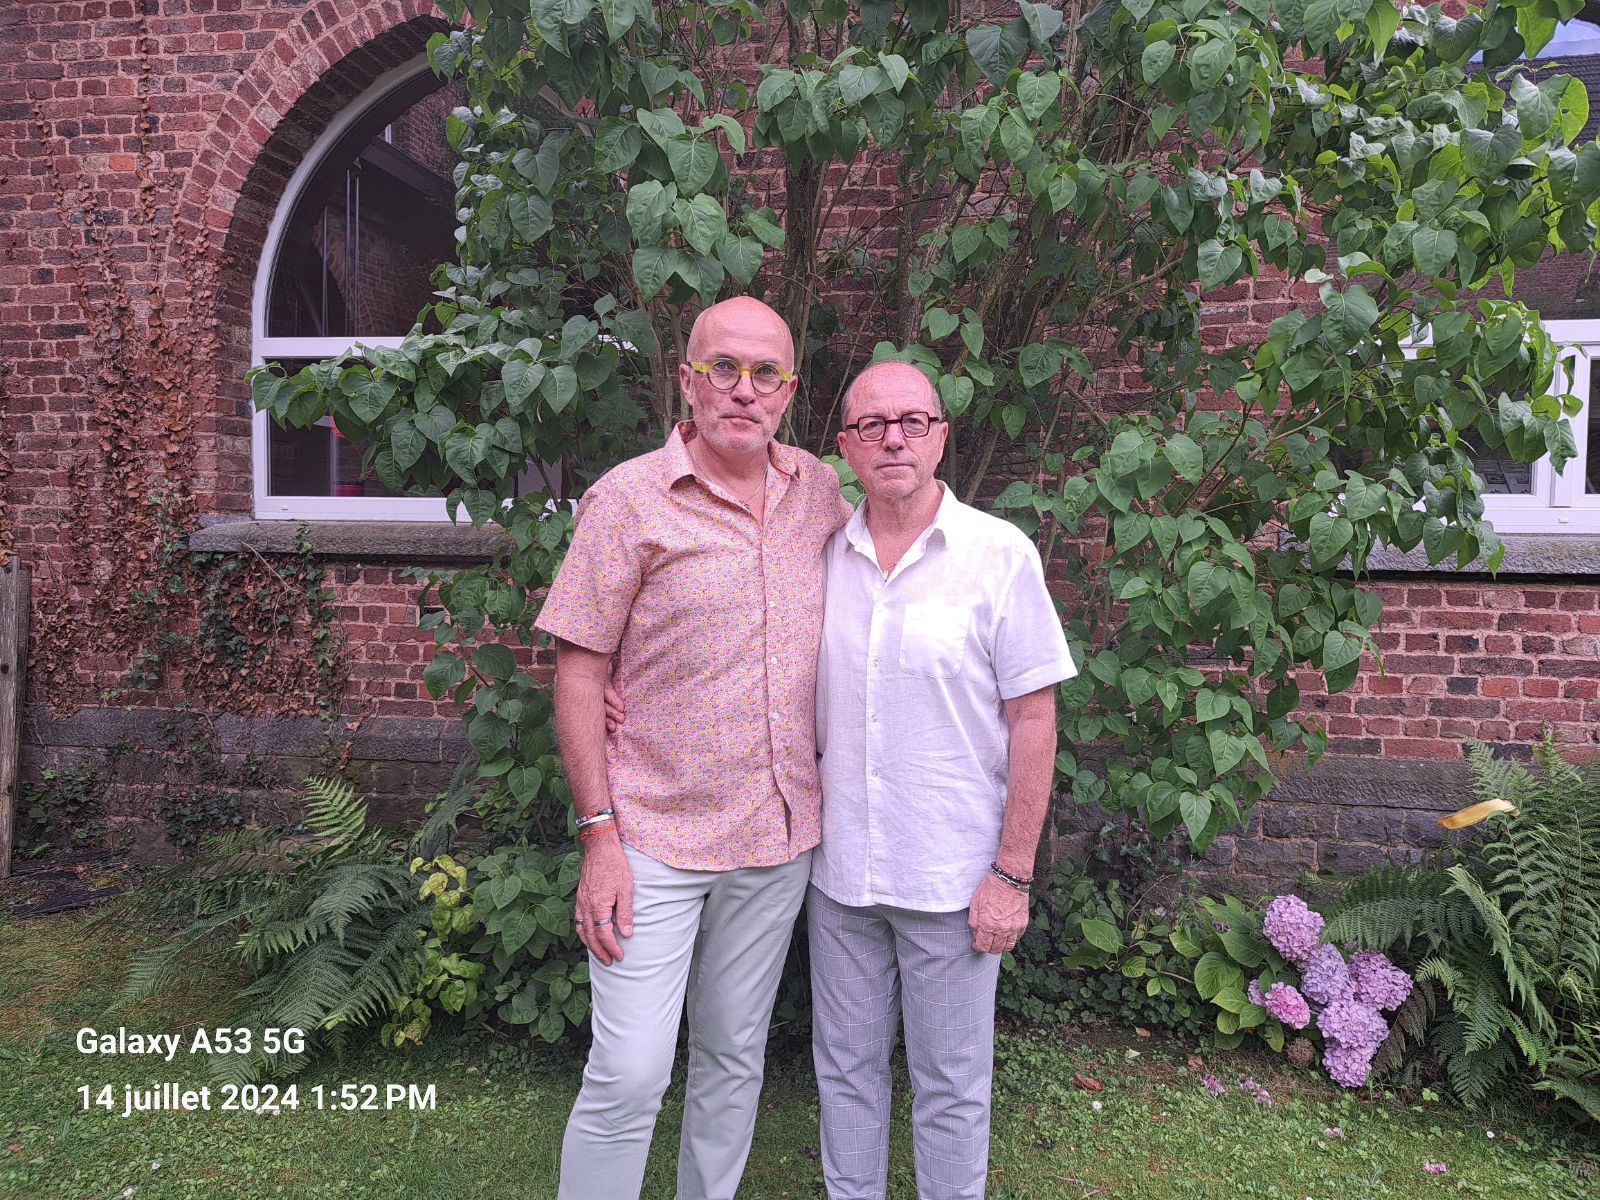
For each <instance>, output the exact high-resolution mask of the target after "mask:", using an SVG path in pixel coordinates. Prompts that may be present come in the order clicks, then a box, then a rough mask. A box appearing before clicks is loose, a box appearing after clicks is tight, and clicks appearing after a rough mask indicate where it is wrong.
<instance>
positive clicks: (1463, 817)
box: [1439, 796, 1517, 829]
mask: <svg viewBox="0 0 1600 1200" xmlns="http://www.w3.org/2000/svg"><path fill="white" fill-rule="evenodd" d="M1516 811H1517V808H1516V805H1514V804H1512V803H1511V801H1509V800H1502V799H1500V798H1499V797H1498V796H1496V797H1495V798H1494V799H1493V800H1485V801H1483V802H1482V803H1480V804H1473V805H1469V806H1468V807H1467V808H1463V809H1461V810H1459V811H1457V812H1453V813H1450V814H1449V815H1447V816H1443V817H1440V818H1439V824H1441V825H1443V826H1444V827H1445V828H1446V829H1466V828H1468V827H1469V826H1472V825H1476V824H1477V823H1478V822H1479V821H1482V820H1483V819H1484V818H1486V817H1489V816H1492V815H1493V814H1495V813H1515V812H1516Z"/></svg>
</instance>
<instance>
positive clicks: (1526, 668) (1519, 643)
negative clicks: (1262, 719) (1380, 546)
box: [1301, 579, 1600, 759]
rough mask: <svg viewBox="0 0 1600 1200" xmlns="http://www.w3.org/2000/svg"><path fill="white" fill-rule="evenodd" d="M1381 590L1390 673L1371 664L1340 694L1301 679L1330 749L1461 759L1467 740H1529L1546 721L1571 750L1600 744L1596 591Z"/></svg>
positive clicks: (1454, 584) (1463, 586)
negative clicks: (1323, 729)
mask: <svg viewBox="0 0 1600 1200" xmlns="http://www.w3.org/2000/svg"><path fill="white" fill-rule="evenodd" d="M1375 590H1376V591H1377V592H1378V594H1379V595H1380V596H1381V597H1382V598H1383V604H1384V616H1383V623H1382V625H1381V627H1380V630H1379V632H1378V634H1377V638H1376V640H1377V643H1378V646H1379V648H1380V649H1381V650H1382V651H1383V669H1382V671H1381V672H1380V671H1379V669H1378V665H1377V663H1376V662H1375V661H1374V660H1373V659H1372V658H1371V656H1368V658H1367V659H1366V661H1365V662H1364V664H1363V668H1362V671H1361V674H1360V676H1359V677H1358V678H1357V679H1356V682H1355V683H1354V685H1352V686H1351V687H1350V688H1349V689H1347V690H1346V691H1343V692H1340V693H1339V694H1338V695H1335V696H1329V695H1326V694H1323V693H1321V690H1320V689H1316V682H1317V681H1316V680H1315V679H1314V678H1311V677H1307V678H1304V679H1302V681H1301V686H1302V689H1303V691H1304V692H1305V693H1306V701H1305V704H1304V706H1303V711H1304V712H1305V713H1306V714H1316V715H1320V717H1321V718H1322V720H1323V722H1324V724H1325V726H1326V728H1327V731H1328V734H1329V743H1328V748H1329V752H1330V753H1334V754H1357V755H1368V756H1382V757H1385V758H1447V759H1454V758H1459V757H1460V756H1461V742H1460V739H1462V738H1464V737H1472V738H1477V739H1480V740H1482V741H1486V742H1494V743H1503V744H1508V745H1516V744H1526V743H1528V742H1531V741H1534V740H1537V739H1538V738H1539V736H1540V732H1541V729H1542V728H1543V727H1544V726H1545V725H1549V726H1550V727H1552V728H1553V730H1554V731H1555V734H1556V737H1557V739H1558V740H1559V741H1561V742H1562V743H1565V744H1567V745H1570V746H1572V747H1573V748H1574V749H1575V750H1578V749H1581V748H1587V751H1588V752H1590V753H1593V752H1595V751H1596V749H1597V747H1600V699H1597V696H1600V586H1596V585H1593V584H1587V585H1586V584H1585V583H1583V582H1581V581H1573V582H1572V583H1559V584H1556V583H1549V582H1541V583H1527V584H1522V583H1517V582H1515V581H1505V582H1496V583H1480V582H1458V581H1451V580H1433V579H1419V580H1410V581H1406V582H1399V581H1396V582H1385V583H1381V584H1379V585H1378V586H1377V588H1376V589H1375ZM1313 689H1316V692H1315V693H1313Z"/></svg>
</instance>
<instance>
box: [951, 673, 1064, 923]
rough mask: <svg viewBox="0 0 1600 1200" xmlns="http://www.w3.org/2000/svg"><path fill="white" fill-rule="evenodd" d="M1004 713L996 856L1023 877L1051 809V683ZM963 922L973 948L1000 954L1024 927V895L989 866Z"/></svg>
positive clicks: (1016, 700)
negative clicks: (1004, 774)
mask: <svg viewBox="0 0 1600 1200" xmlns="http://www.w3.org/2000/svg"><path fill="white" fill-rule="evenodd" d="M1005 712H1006V725H1007V727H1008V728H1009V730H1010V734H1011V744H1010V751H1009V755H1008V758H1009V763H1010V767H1009V771H1010V777H1009V780H1008V782H1007V787H1006V809H1005V818H1004V820H1003V822H1002V824H1001V827H1000V852H999V854H997V855H996V856H995V861H996V862H997V863H998V864H999V866H1000V869H1001V870H1002V871H1004V872H1005V873H1006V874H1007V875H1014V876H1016V877H1017V878H1018V879H1027V878H1029V877H1030V876H1032V874H1033V863H1034V857H1035V855H1036V854H1037V852H1038V849H1039V835H1040V834H1041V833H1042V832H1043V831H1044V818H1045V813H1046V812H1047V811H1049V808H1050V781H1051V779H1052V777H1053V776H1054V772H1055V761H1056V689H1055V685H1054V684H1051V685H1050V686H1049V687H1043V688H1040V689H1039V690H1038V691H1034V692H1027V693H1025V694H1024V695H1021V696H1017V697H1015V698H1014V699H1011V700H1007V701H1005ZM967 923H968V924H969V925H970V926H971V927H972V948H973V949H974V950H977V951H979V952H980V953H983V954H1004V953H1005V952H1006V951H1007V950H1009V949H1011V947H1013V946H1015V945H1016V944H1017V940H1018V939H1019V938H1020V937H1021V936H1022V934H1023V932H1024V931H1025V930H1026V929H1027V928H1028V896H1027V894H1026V893H1023V892H1020V891H1018V890H1017V889H1015V888H1013V887H1011V886H1009V885H1008V884H1006V883H1005V882H1003V881H1002V880H1000V879H999V878H997V877H996V876H995V874H994V873H993V872H992V871H991V872H989V873H988V874H986V875H985V876H984V877H983V882H982V883H980V884H979V885H978V890H977V891H976V892H974V893H973V896H972V904H971V907H970V910H969V913H968V918H967Z"/></svg>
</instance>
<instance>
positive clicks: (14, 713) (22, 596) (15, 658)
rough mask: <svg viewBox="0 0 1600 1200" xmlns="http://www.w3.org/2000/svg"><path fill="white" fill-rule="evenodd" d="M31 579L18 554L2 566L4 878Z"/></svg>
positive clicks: (0, 850)
mask: <svg viewBox="0 0 1600 1200" xmlns="http://www.w3.org/2000/svg"><path fill="white" fill-rule="evenodd" d="M30 579H31V576H30V573H29V570H28V565H27V564H26V563H24V562H23V561H22V560H21V559H19V558H18V557H17V556H16V555H15V554H13V555H12V556H11V558H10V560H9V561H8V562H7V563H6V564H5V565H4V566H3V567H0V879H4V878H6V876H8V875H10V874H11V839H12V836H13V830H14V829H15V826H16V806H17V803H16V801H17V751H18V745H19V743H20V741H21V738H22V702H23V699H24V696H23V685H24V679H23V672H24V670H25V669H26V668H27V665H28V617H29V614H30V613H31V611H32V607H33V606H32V588H31V586H30Z"/></svg>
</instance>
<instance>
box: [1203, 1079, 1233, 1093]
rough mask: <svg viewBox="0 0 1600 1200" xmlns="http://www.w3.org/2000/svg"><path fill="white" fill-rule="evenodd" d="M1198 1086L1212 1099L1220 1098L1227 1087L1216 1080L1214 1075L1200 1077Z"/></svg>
mask: <svg viewBox="0 0 1600 1200" xmlns="http://www.w3.org/2000/svg"><path fill="white" fill-rule="evenodd" d="M1200 1086H1201V1087H1203V1088H1205V1090H1206V1091H1208V1092H1210V1093H1211V1095H1212V1096H1213V1097H1215V1096H1220V1095H1222V1093H1223V1092H1225V1091H1227V1090H1228V1085H1227V1084H1225V1083H1223V1082H1222V1080H1220V1079H1218V1078H1217V1077H1216V1076H1215V1075H1204V1076H1202V1077H1201V1079H1200Z"/></svg>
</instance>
